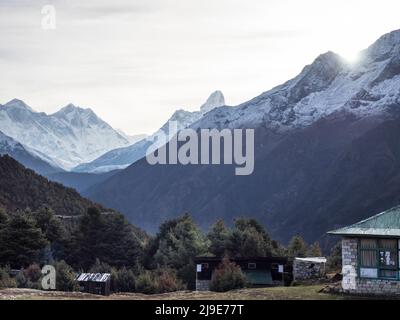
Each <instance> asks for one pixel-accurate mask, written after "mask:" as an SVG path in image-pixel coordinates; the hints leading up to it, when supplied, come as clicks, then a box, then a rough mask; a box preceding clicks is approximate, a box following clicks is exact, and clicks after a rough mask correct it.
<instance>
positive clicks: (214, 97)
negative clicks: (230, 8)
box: [73, 91, 225, 172]
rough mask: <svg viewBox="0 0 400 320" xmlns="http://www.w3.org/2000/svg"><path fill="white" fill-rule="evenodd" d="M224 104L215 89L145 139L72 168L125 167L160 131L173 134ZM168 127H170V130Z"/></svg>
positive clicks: (82, 170) (220, 95)
mask: <svg viewBox="0 0 400 320" xmlns="http://www.w3.org/2000/svg"><path fill="white" fill-rule="evenodd" d="M224 105H225V98H224V95H223V94H222V92H221V91H215V92H214V93H212V94H211V95H210V97H209V98H208V99H207V101H206V102H205V103H204V104H203V105H202V106H201V107H200V110H199V111H193V112H190V111H186V110H183V109H180V110H178V111H176V112H175V113H174V114H173V115H172V116H171V118H170V119H169V120H168V121H167V122H166V123H165V124H164V125H163V126H162V127H161V128H160V129H159V130H158V131H157V132H155V133H154V134H153V135H151V136H150V137H148V138H147V139H145V140H142V141H139V142H137V143H135V144H133V145H131V146H129V147H125V148H119V149H115V150H112V151H110V152H108V153H106V154H104V155H102V156H101V157H99V158H98V159H96V160H94V161H92V162H90V163H86V164H82V165H79V166H77V167H76V168H75V169H73V170H74V171H78V172H107V171H111V170H115V169H123V168H126V167H127V166H129V165H131V164H132V163H134V162H135V161H137V160H139V159H141V158H143V157H145V155H146V151H147V149H148V148H149V146H150V145H152V144H153V141H157V140H156V139H155V137H156V136H158V134H159V133H160V132H161V131H162V132H163V133H164V134H167V135H169V136H173V135H174V134H176V133H177V132H178V131H179V130H182V129H184V128H187V127H189V126H190V125H192V124H193V123H195V122H196V121H198V120H199V119H201V118H202V117H204V116H205V115H206V114H207V113H208V112H209V111H211V110H213V109H215V108H218V107H221V106H224ZM172 122H173V123H174V126H172V127H171V128H170V123H172ZM170 129H172V131H171V132H170Z"/></svg>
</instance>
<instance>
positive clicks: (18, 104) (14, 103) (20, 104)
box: [4, 99, 34, 112]
mask: <svg viewBox="0 0 400 320" xmlns="http://www.w3.org/2000/svg"><path fill="white" fill-rule="evenodd" d="M4 106H5V107H8V108H15V109H16V108H18V109H23V110H28V111H30V112H34V110H33V109H32V108H31V107H30V106H28V105H27V104H26V103H25V102H24V101H22V100H19V99H12V100H11V101H9V102H7V103H6V104H5V105H4Z"/></svg>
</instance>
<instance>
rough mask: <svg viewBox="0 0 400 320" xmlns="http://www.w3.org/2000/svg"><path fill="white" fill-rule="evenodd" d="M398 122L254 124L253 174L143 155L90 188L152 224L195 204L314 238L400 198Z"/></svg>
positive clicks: (197, 212)
mask: <svg viewBox="0 0 400 320" xmlns="http://www.w3.org/2000/svg"><path fill="white" fill-rule="evenodd" d="M398 126H400V121H399V120H384V119H379V118H364V119H361V120H360V119H357V118H356V117H354V116H352V115H349V114H346V113H337V114H334V115H332V116H330V117H329V118H326V119H323V120H320V121H318V122H316V123H315V124H314V125H312V126H310V127H307V128H306V129H304V130H299V131H296V132H291V133H289V134H281V135H277V134H274V133H272V132H271V131H268V130H266V129H257V131H256V154H255V156H256V165H255V171H254V173H253V175H250V176H243V177H239V176H235V175H234V168H233V167H231V166H179V165H177V166H161V165H156V166H150V165H148V164H147V162H146V160H145V159H144V160H142V161H140V162H138V163H137V164H134V165H133V166H131V167H129V168H128V169H126V170H125V171H123V172H122V173H119V174H117V175H115V176H114V177H112V178H111V179H109V180H108V181H106V182H105V183H104V184H102V185H99V186H96V187H95V188H92V189H91V190H89V192H88V194H89V195H90V196H91V197H92V198H93V199H95V200H97V201H100V202H101V203H103V204H105V205H107V206H110V207H114V208H116V209H118V210H120V211H122V212H124V213H125V214H126V215H127V217H128V218H129V219H130V220H131V221H132V222H134V223H136V224H138V225H140V226H141V227H144V228H145V229H147V230H150V231H154V230H155V229H156V227H157V225H158V224H159V223H160V222H161V221H163V220H165V219H167V218H170V217H173V216H176V215H178V214H181V213H182V212H184V211H190V212H191V213H192V214H193V215H194V217H195V219H196V220H197V221H198V222H199V223H200V224H201V225H202V226H203V227H207V226H208V225H209V224H210V223H212V222H214V221H215V220H216V219H218V218H223V219H225V220H227V221H232V219H233V218H234V217H236V216H239V215H246V216H253V217H255V218H257V219H259V220H260V221H262V222H263V223H264V224H265V225H266V226H267V228H268V229H269V230H270V232H271V233H272V236H273V237H274V238H277V239H279V240H281V241H287V240H288V239H289V238H290V237H291V236H292V235H293V234H296V233H299V234H302V235H304V236H305V238H306V239H307V240H308V241H313V240H316V239H320V238H321V237H323V235H324V233H325V232H326V231H327V230H329V229H331V228H333V227H336V226H338V225H343V224H346V223H351V222H354V221H356V220H358V219H359V218H363V217H367V216H369V215H371V214H373V213H376V210H380V209H385V208H387V207H390V206H391V205H392V204H396V202H397V199H398V198H399V197H398V196H397V194H398V192H397V185H396V181H397V180H396V178H395V175H394V173H395V172H396V169H397V167H396V164H395V163H397V161H400V160H399V159H400V157H399V153H398V152H397V151H396V152H395V151H394V150H395V148H400V145H399V146H397V144H396V140H395V139H393V137H394V135H395V132H396V130H398ZM397 132H400V131H397ZM371 141H374V144H373V145H374V147H373V149H372V150H368V148H367V146H368V143H370V142H371ZM374 148H375V149H374ZM396 150H397V149H396ZM371 152H372V153H371ZM371 154H374V155H375V156H372V155H371ZM382 157H384V159H386V162H387V164H386V165H382ZM357 161H358V162H362V163H358V162H357ZM390 161H392V162H393V163H392V162H390ZM377 168H379V170H378V169H377ZM356 169H357V170H356ZM371 175H372V176H371ZM393 179H394V180H393ZM384 185H386V190H385V191H384V192H382V191H380V192H378V190H377V187H378V186H379V187H381V186H384ZM399 187H400V186H399ZM354 191H357V196H355V194H354ZM366 199H368V200H366ZM399 200H400V199H399Z"/></svg>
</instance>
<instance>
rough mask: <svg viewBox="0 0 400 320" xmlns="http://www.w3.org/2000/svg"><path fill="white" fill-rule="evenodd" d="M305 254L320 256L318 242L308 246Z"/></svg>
mask: <svg viewBox="0 0 400 320" xmlns="http://www.w3.org/2000/svg"><path fill="white" fill-rule="evenodd" d="M307 255H308V256H309V257H322V251H321V247H320V246H319V242H314V243H313V244H312V245H311V246H310V248H309V249H308V252H307Z"/></svg>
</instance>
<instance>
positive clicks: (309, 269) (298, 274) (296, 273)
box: [293, 259, 325, 281]
mask: <svg viewBox="0 0 400 320" xmlns="http://www.w3.org/2000/svg"><path fill="white" fill-rule="evenodd" d="M324 276H325V263H318V262H313V261H304V260H297V259H295V260H294V262H293V280H294V281H298V280H310V279H319V278H322V277H324Z"/></svg>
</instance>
